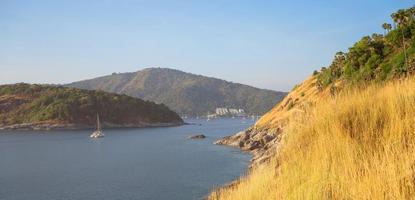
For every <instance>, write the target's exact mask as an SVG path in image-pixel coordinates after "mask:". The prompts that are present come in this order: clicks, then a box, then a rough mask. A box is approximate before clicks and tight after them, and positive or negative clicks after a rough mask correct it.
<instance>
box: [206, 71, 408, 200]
mask: <svg viewBox="0 0 415 200" xmlns="http://www.w3.org/2000/svg"><path fill="white" fill-rule="evenodd" d="M293 117H294V116H293ZM284 134H285V135H284V138H283V148H282V149H281V152H280V153H279V155H278V157H275V159H274V160H273V161H271V162H270V163H269V164H266V165H264V166H261V167H259V168H256V169H254V170H253V171H252V172H251V173H250V175H248V176H247V177H244V178H241V179H240V180H239V183H238V184H237V185H236V186H233V187H227V188H222V189H218V190H216V191H214V192H212V194H211V196H210V199H211V200H216V199H223V200H244V199H252V200H266V199H415V184H414V180H415V179H414V178H415V177H414V170H415V79H410V80H409V79H408V80H403V81H399V82H393V83H388V84H386V85H383V86H380V85H373V86H369V87H367V88H366V89H360V90H359V89H354V90H348V91H344V92H342V94H340V95H338V96H337V97H335V98H329V99H327V100H324V101H320V102H319V103H318V104H316V106H315V107H313V108H310V109H309V110H307V111H306V112H304V113H303V114H300V115H296V116H295V118H292V119H291V120H290V122H289V124H288V127H287V128H286V130H285V133H284ZM277 163H279V165H277ZM277 166H278V167H277Z"/></svg>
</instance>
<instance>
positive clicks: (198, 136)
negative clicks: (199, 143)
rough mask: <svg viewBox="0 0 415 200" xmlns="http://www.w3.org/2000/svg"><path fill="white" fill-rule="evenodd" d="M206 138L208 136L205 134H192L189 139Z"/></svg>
mask: <svg viewBox="0 0 415 200" xmlns="http://www.w3.org/2000/svg"><path fill="white" fill-rule="evenodd" d="M205 138H206V136H205V135H192V136H190V137H189V139H192V140H196V139H205Z"/></svg>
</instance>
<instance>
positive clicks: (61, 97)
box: [0, 84, 183, 128]
mask: <svg viewBox="0 0 415 200" xmlns="http://www.w3.org/2000/svg"><path fill="white" fill-rule="evenodd" d="M97 114H99V115H100V118H101V122H102V124H103V125H104V126H107V127H108V126H111V127H143V126H157V125H179V124H182V123H183V121H182V119H181V118H180V117H179V116H178V115H177V114H176V113H175V112H173V111H171V110H170V109H169V108H168V107H166V106H164V105H158V104H156V103H153V102H149V101H144V100H141V99H136V98H133V97H130V96H127V95H118V94H111V93H107V92H102V91H88V90H81V89H75V88H66V87H54V86H45V85H30V84H14V85H2V86H0V126H1V127H5V126H10V125H15V124H43V127H44V128H47V127H48V126H60V125H62V126H66V125H68V124H72V125H73V126H75V127H73V128H76V127H77V126H79V127H80V126H82V127H93V126H94V125H95V123H96V115H97ZM29 128H30V127H29Z"/></svg>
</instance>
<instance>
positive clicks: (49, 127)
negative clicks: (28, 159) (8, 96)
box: [0, 122, 187, 132]
mask: <svg viewBox="0 0 415 200" xmlns="http://www.w3.org/2000/svg"><path fill="white" fill-rule="evenodd" d="M186 124H187V123H184V122H177V123H142V124H109V123H104V124H103V128H108V129H112V128H151V127H154V128H157V127H174V126H182V125H186ZM94 128H95V125H85V124H71V123H67V124H50V123H22V124H13V125H0V132H1V131H53V130H88V129H94Z"/></svg>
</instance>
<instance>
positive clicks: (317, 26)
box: [0, 0, 415, 91]
mask: <svg viewBox="0 0 415 200" xmlns="http://www.w3.org/2000/svg"><path fill="white" fill-rule="evenodd" d="M414 4H415V2H413V0H348V1H344V0H341V1H340V0H326V1H323V0H313V1H310V0H298V1H295V0H291V1H289V0H286V1H285V0H274V1H267V0H255V1H254V0H249V1H248V0H238V1H235V0H209V1H203V0H170V1H167V0H166V1H159V0H147V1H140V0H134V1H133V0H88V1H85V0H66V1H64V0H49V1H47V0H33V1H29V0H26V1H23V0H0V84H9V83H17V82H27V83H57V84H61V83H70V82H74V81H78V80H83V79H89V78H94V77H98V76H103V75H108V74H111V73H113V72H134V71H138V70H141V69H144V68H148V67H163V68H173V69H178V70H182V71H186V72H191V73H195V74H201V75H206V76H211V77H216V78H221V79H225V80H228V81H232V82H238V83H243V84H248V85H252V86H255V87H259V88H266V89H272V90H279V91H290V90H291V89H292V87H294V85H296V84H298V83H301V81H302V80H304V79H305V78H306V77H308V76H310V75H311V74H312V72H313V71H314V70H316V69H320V68H321V67H323V66H327V65H329V64H330V63H331V61H332V58H333V56H334V54H335V53H336V52H337V51H347V49H348V47H350V46H352V45H353V44H354V43H355V42H356V41H357V40H359V39H360V38H361V37H363V36H364V35H370V34H372V33H375V32H377V33H383V29H382V27H381V24H382V23H384V22H391V19H390V14H391V13H392V12H394V11H396V10H397V9H400V8H407V7H410V6H412V5H414Z"/></svg>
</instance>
